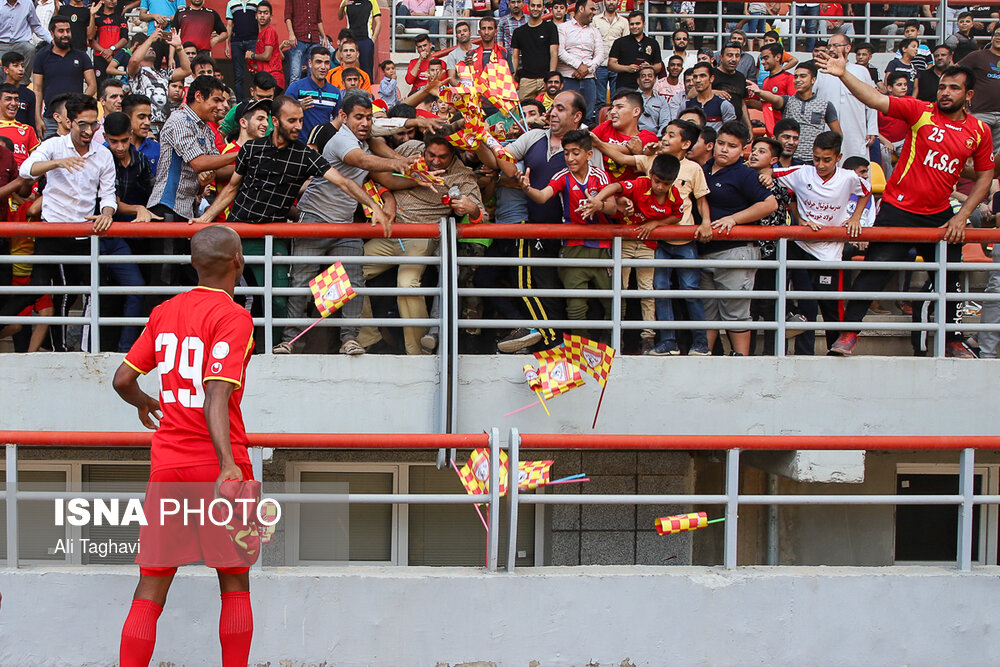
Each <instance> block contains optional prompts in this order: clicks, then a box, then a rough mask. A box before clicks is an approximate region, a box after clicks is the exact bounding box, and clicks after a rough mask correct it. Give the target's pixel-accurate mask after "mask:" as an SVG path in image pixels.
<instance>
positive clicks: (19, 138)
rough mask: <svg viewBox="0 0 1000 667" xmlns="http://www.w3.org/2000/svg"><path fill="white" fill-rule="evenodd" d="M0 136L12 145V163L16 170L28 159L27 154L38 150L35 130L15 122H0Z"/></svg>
mask: <svg viewBox="0 0 1000 667" xmlns="http://www.w3.org/2000/svg"><path fill="white" fill-rule="evenodd" d="M0 136H3V137H7V138H8V139H10V140H11V142H12V143H13V144H14V161H15V162H16V163H17V168H18V169H20V168H21V163H23V162H24V161H25V160H27V159H28V153H30V152H31V151H33V150H35V149H36V148H38V137H37V136H36V135H35V128H33V127H31V126H30V125H25V124H24V123H18V122H17V121H16V120H0Z"/></svg>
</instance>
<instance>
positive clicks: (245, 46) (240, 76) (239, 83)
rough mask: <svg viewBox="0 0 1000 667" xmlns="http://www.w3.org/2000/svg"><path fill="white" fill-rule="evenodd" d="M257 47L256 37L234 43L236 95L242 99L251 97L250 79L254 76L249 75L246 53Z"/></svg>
mask: <svg viewBox="0 0 1000 667" xmlns="http://www.w3.org/2000/svg"><path fill="white" fill-rule="evenodd" d="M256 48H257V40H255V39H248V40H246V41H243V42H235V41H234V42H233V43H232V54H233V78H234V79H235V81H236V96H237V97H238V98H239V99H240V100H245V99H247V98H249V97H250V81H252V80H253V77H252V76H249V74H250V72H249V71H248V70H247V56H246V54H247V51H254V50H256Z"/></svg>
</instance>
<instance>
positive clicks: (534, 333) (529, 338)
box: [497, 327, 542, 354]
mask: <svg viewBox="0 0 1000 667" xmlns="http://www.w3.org/2000/svg"><path fill="white" fill-rule="evenodd" d="M541 339H542V332H540V331H539V330H538V329H526V328H524V327H519V328H517V329H514V330H513V331H511V332H510V333H509V334H507V335H506V336H504V337H503V338H501V339H500V340H499V341H497V349H498V350H499V351H501V352H503V353H504V354H516V353H517V352H519V351H520V350H521V349H523V348H526V347H531V346H532V345H534V344H535V343H537V342H538V341H540V340H541Z"/></svg>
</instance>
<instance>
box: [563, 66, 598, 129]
mask: <svg viewBox="0 0 1000 667" xmlns="http://www.w3.org/2000/svg"><path fill="white" fill-rule="evenodd" d="M563 90H575V91H577V92H579V93H580V94H581V95H583V99H584V101H585V102H586V103H587V113H586V114H585V115H584V117H583V120H584V122H586V123H587V124H588V125H590V126H591V127H593V124H594V123H593V120H594V118H596V117H597V79H593V78H589V79H574V78H572V77H570V78H567V79H566V81H565V82H564V83H563Z"/></svg>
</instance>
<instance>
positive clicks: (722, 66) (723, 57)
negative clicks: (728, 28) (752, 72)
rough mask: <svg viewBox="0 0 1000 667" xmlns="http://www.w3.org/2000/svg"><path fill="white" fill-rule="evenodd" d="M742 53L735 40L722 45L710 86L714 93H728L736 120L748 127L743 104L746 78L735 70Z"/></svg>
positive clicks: (747, 117) (748, 122)
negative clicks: (717, 66) (717, 65)
mask: <svg viewBox="0 0 1000 667" xmlns="http://www.w3.org/2000/svg"><path fill="white" fill-rule="evenodd" d="M742 55H743V49H742V48H740V45H739V44H737V43H735V42H729V43H727V44H726V45H725V46H724V47H722V53H720V54H719V68H718V69H717V70H715V72H714V74H715V79H714V80H713V81H712V88H713V89H715V91H716V93H725V94H726V95H729V101H730V102H731V103H732V105H733V109H734V110H735V111H736V120H738V121H740V122H741V123H743V124H744V125H746V126H747V127H750V118H749V116H748V115H747V111H746V106H745V105H744V104H743V99H744V98H745V97H746V95H747V78H746V77H745V76H743V75H742V74H741V73H739V72H737V71H736V65H737V64H738V63H739V62H740V57H741V56H742Z"/></svg>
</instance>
